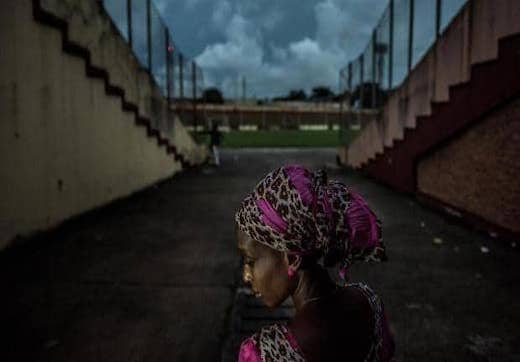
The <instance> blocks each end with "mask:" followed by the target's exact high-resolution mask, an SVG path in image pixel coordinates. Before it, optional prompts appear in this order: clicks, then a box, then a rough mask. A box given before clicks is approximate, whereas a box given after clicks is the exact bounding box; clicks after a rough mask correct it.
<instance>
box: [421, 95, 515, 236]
mask: <svg viewBox="0 0 520 362" xmlns="http://www.w3.org/2000/svg"><path fill="white" fill-rule="evenodd" d="M519 115H520V98H519V99H517V100H516V101H514V102H512V103H510V104H508V105H507V106H505V107H503V108H501V109H500V110H497V111H495V112H493V113H492V114H491V115H489V116H487V117H486V118H485V119H484V120H483V121H481V122H479V124H477V125H475V126H474V127H472V128H471V129H469V130H468V131H466V132H465V133H464V134H462V135H461V136H460V137H457V138H456V139H454V140H452V141H451V142H450V143H449V144H447V145H446V146H445V147H443V148H441V149H439V150H438V151H436V152H435V153H433V154H431V155H429V156H427V157H426V158H424V159H423V160H422V161H421V162H419V164H418V169H417V177H418V189H419V192H421V193H423V194H425V195H427V196H430V197H432V198H434V199H436V200H439V201H441V202H443V203H447V204H450V205H453V206H454V207H455V208H457V209H460V210H462V211H465V212H469V213H471V214H474V215H478V216H479V217H482V218H484V219H485V220H488V221H490V222H492V223H493V224H495V225H499V226H501V227H503V228H505V229H507V230H511V231H513V232H515V233H519V232H520V223H519V220H520V147H519V146H518V144H519V143H520V117H519Z"/></svg>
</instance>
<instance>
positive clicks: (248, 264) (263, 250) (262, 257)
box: [237, 230, 374, 361]
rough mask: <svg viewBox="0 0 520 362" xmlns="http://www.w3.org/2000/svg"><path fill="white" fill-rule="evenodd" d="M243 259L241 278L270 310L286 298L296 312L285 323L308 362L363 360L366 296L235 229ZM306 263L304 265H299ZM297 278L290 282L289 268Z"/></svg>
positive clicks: (368, 320)
mask: <svg viewBox="0 0 520 362" xmlns="http://www.w3.org/2000/svg"><path fill="white" fill-rule="evenodd" d="M237 237H238V248H239V250H240V252H241V253H242V255H243V256H244V264H245V265H244V273H243V278H244V281H245V282H246V283H249V284H250V285H251V288H252V289H253V291H254V292H255V294H256V295H257V297H259V298H261V299H262V300H263V301H264V303H265V304H266V305H267V306H268V307H271V308H275V307H277V306H279V305H280V304H281V303H282V302H283V301H284V300H285V299H287V298H288V297H291V298H292V300H293V303H294V307H295V310H296V313H295V316H294V318H293V319H292V320H291V322H290V323H289V325H288V326H289V328H290V330H291V332H292V334H293V335H294V336H295V337H296V340H297V341H298V345H299V346H300V348H301V349H302V351H303V354H304V355H305V358H306V360H307V361H337V360H338V357H340V356H344V355H348V357H349V360H352V361H358V360H359V361H362V360H364V358H365V357H366V354H367V352H368V348H369V347H370V343H371V336H372V331H373V328H374V325H373V320H372V312H371V310H370V306H369V304H368V302H367V301H366V298H365V297H364V295H362V293H361V292H360V291H359V290H357V289H356V288H348V287H347V288H338V287H337V286H336V284H335V283H334V282H333V281H332V280H331V278H330V277H329V275H328V273H327V271H326V270H325V269H323V268H322V267H321V266H319V265H318V264H316V263H304V261H303V260H302V258H301V257H300V256H292V255H287V253H283V252H280V251H277V250H274V249H272V248H270V247H268V246H266V245H264V244H261V243H259V242H257V241H255V240H253V239H252V238H250V237H249V236H248V235H247V234H245V233H244V232H242V231H240V230H239V231H237ZM304 264H305V267H304ZM289 267H291V268H293V269H294V270H295V271H296V274H295V276H294V277H293V278H289V276H288V269H289Z"/></svg>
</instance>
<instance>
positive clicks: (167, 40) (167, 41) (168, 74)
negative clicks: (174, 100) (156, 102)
mask: <svg viewBox="0 0 520 362" xmlns="http://www.w3.org/2000/svg"><path fill="white" fill-rule="evenodd" d="M164 39H165V44H164V49H165V54H164V55H165V57H166V96H167V97H168V106H169V105H170V98H171V83H170V78H171V69H170V61H171V56H170V52H171V49H170V32H169V31H168V28H166V27H165V28H164Z"/></svg>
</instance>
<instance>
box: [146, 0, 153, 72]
mask: <svg viewBox="0 0 520 362" xmlns="http://www.w3.org/2000/svg"><path fill="white" fill-rule="evenodd" d="M146 31H147V37H148V42H147V43H148V70H149V71H150V73H151V74H153V70H152V0H146Z"/></svg>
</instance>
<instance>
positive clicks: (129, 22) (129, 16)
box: [126, 0, 134, 48]
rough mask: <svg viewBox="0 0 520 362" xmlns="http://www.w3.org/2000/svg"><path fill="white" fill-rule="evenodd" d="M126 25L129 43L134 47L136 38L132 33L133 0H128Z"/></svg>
mask: <svg viewBox="0 0 520 362" xmlns="http://www.w3.org/2000/svg"><path fill="white" fill-rule="evenodd" d="M126 23H127V24H126V25H127V30H128V44H130V48H132V45H133V42H134V38H133V35H132V0H126Z"/></svg>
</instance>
